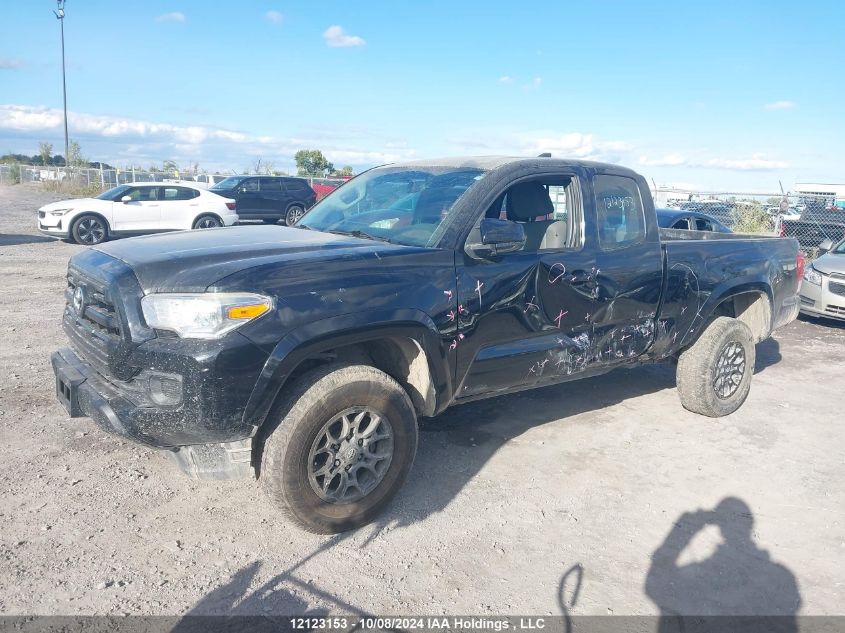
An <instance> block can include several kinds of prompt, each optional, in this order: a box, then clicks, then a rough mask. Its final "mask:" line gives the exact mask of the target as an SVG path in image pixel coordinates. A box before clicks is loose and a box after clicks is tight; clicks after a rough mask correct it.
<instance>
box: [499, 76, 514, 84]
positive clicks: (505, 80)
mask: <svg viewBox="0 0 845 633" xmlns="http://www.w3.org/2000/svg"><path fill="white" fill-rule="evenodd" d="M499 81H500V82H501V83H503V84H512V83H513V77H511V76H509V75H502V76H501V77H499Z"/></svg>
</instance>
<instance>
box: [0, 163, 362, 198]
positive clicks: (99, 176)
mask: <svg viewBox="0 0 845 633" xmlns="http://www.w3.org/2000/svg"><path fill="white" fill-rule="evenodd" d="M232 175H234V174H208V173H202V174H189V173H184V172H179V171H147V170H141V169H99V168H96V167H52V166H51V167H40V166H38V165H0V185H13V184H18V183H31V182H37V183H48V184H53V185H56V186H57V187H62V186H65V185H66V186H67V187H68V188H70V187H73V188H76V189H85V190H92V189H97V188H99V189H100V190H105V189H109V188H110V187H116V186H117V185H124V184H129V183H132V182H165V181H172V180H182V181H188V182H194V183H196V184H197V185H199V186H202V187H210V186H213V185H215V184H217V183H218V182H221V181H222V180H224V179H225V178H228V177H229V176H232ZM253 175H259V176H261V175H266V174H253ZM297 177H299V178H304V179H305V180H307V181H308V184H309V185H311V186H312V187H313V188H314V191H315V192H316V193H317V199H318V200H319V199H320V198H323V197H324V196H326V195H327V194H329V193H330V192H332V191H334V190H335V189H336V188H337V187H339V186H340V185H342V184H343V183H344V182H346V181H347V180H349V178H348V177H324V176H297Z"/></svg>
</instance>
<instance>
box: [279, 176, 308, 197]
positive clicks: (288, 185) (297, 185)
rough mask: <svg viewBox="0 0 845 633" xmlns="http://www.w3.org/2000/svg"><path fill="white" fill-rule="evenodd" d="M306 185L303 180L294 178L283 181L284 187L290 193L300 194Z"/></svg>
mask: <svg viewBox="0 0 845 633" xmlns="http://www.w3.org/2000/svg"><path fill="white" fill-rule="evenodd" d="M307 187H308V183H306V182H305V181H304V180H296V179H293V178H291V179H290V180H286V181H285V189H287V190H288V191H289V192H290V193H298V194H301V193H302V192H303V191H305V189H306V188H307Z"/></svg>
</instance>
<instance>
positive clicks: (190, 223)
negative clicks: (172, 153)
mask: <svg viewBox="0 0 845 633" xmlns="http://www.w3.org/2000/svg"><path fill="white" fill-rule="evenodd" d="M237 221H238V214H237V212H236V211H235V201H234V200H231V199H229V198H224V197H223V196H219V195H217V194H216V193H212V192H210V191H205V190H204V189H200V188H197V187H190V186H186V185H183V184H169V183H160V182H158V183H157V182H137V183H131V184H128V185H120V186H118V187H114V188H112V189H109V190H108V191H104V192H103V193H101V194H100V195H99V196H97V197H96V198H79V199H75V200H62V201H61V202H53V203H51V204H48V205H45V206H43V207H41V208H40V209H38V230H39V231H40V232H41V233H42V234H44V235H49V236H50V237H57V238H64V239H67V238H71V239H72V240H73V241H74V242H76V243H77V244H86V245H89V246H90V245H92V244H99V243H100V242H103V241H105V240H107V239H109V238H110V237H112V236H115V237H117V236H121V235H143V234H145V233H158V232H159V231H178V230H180V229H210V228H215V227H219V226H231V225H232V224H235V223H236V222H237Z"/></svg>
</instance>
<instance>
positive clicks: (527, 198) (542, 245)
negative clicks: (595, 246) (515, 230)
mask: <svg viewBox="0 0 845 633" xmlns="http://www.w3.org/2000/svg"><path fill="white" fill-rule="evenodd" d="M581 208H582V205H581V188H580V186H579V185H578V179H577V178H576V177H575V176H568V175H567V176H563V175H561V176H549V177H544V178H538V179H536V180H529V181H524V182H520V183H517V184H515V185H512V186H510V187H509V188H508V189H507V190H506V191H505V193H504V194H502V195H500V196H499V197H498V198H497V199H496V201H495V202H494V203H493V204H492V205H491V206H490V208H489V209H488V210H487V212H486V213H485V217H488V218H498V219H500V220H509V221H511V222H518V223H520V224H522V228H523V230H524V231H525V246H524V247H523V249H522V250H523V252H534V251H546V250H561V249H565V248H579V247H580V246H581V243H582V240H581V233H582V230H581V227H582V222H581V217H582V215H581V214H582V211H581Z"/></svg>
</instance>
